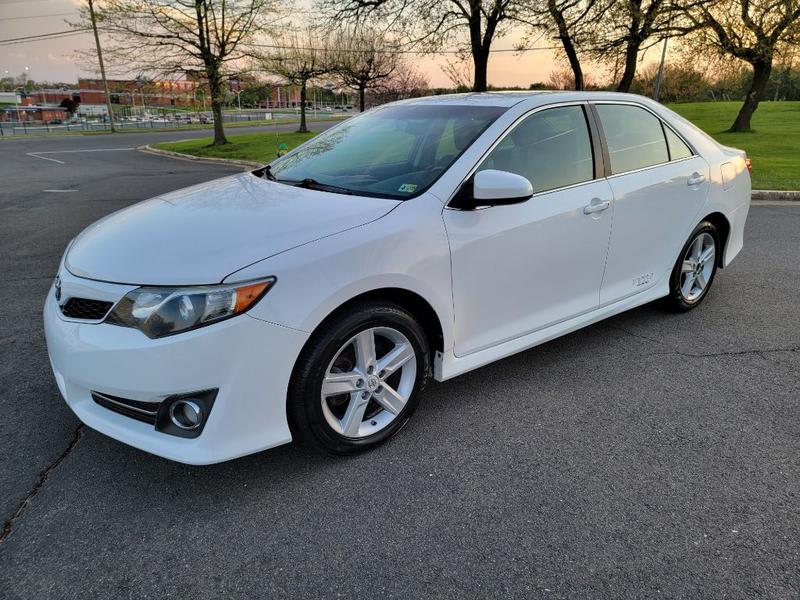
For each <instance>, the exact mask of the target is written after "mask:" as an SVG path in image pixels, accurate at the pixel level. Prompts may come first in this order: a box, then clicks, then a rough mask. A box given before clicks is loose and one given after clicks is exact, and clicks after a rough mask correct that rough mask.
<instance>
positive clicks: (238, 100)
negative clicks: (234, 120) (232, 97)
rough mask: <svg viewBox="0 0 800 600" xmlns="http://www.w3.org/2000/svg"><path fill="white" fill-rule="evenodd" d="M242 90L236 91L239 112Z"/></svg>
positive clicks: (240, 109) (240, 110)
mask: <svg viewBox="0 0 800 600" xmlns="http://www.w3.org/2000/svg"><path fill="white" fill-rule="evenodd" d="M243 91H244V90H239V91H238V92H236V102H237V103H238V104H239V112H242V92H243Z"/></svg>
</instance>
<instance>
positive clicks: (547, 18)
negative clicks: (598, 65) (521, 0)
mask: <svg viewBox="0 0 800 600" xmlns="http://www.w3.org/2000/svg"><path fill="white" fill-rule="evenodd" d="M612 2H613V0H544V1H543V2H541V3H534V4H532V5H531V15H530V17H529V19H530V20H531V21H532V22H533V23H534V24H535V25H534V31H541V30H544V32H545V33H547V34H548V35H552V36H554V37H557V38H558V41H559V42H560V43H561V47H562V49H563V52H564V56H565V57H566V59H567V61H568V62H569V66H570V69H572V79H573V85H572V88H573V89H576V90H583V89H585V88H586V78H585V75H584V72H583V67H582V65H581V59H580V57H579V56H578V51H579V49H580V48H584V49H585V48H586V47H588V46H589V44H590V43H591V42H592V40H593V39H594V33H595V31H594V30H595V28H596V27H597V24H598V23H599V21H600V19H601V18H602V17H603V14H604V12H605V10H606V9H607V8H608V7H609V6H610V5H611V3H612Z"/></svg>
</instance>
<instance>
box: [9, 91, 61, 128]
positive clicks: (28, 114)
mask: <svg viewBox="0 0 800 600" xmlns="http://www.w3.org/2000/svg"><path fill="white" fill-rule="evenodd" d="M60 101H61V100H59V102H60ZM66 118H67V111H66V110H64V109H63V108H61V107H60V106H57V105H55V106H54V105H40V104H37V103H36V97H35V96H34V95H30V96H22V97H21V99H20V103H19V104H18V105H17V106H9V107H6V108H4V109H3V111H2V112H0V121H3V122H5V123H54V122H63V121H64V120H65V119H66Z"/></svg>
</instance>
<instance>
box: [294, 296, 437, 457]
mask: <svg viewBox="0 0 800 600" xmlns="http://www.w3.org/2000/svg"><path fill="white" fill-rule="evenodd" d="M429 364H430V361H429V350H428V342H427V338H426V336H425V332H424V331H423V329H422V327H420V325H419V324H418V323H417V322H416V320H415V319H414V318H413V317H412V316H411V315H410V314H409V313H408V312H407V311H405V310H404V309H402V308H401V307H399V306H396V305H394V304H389V303H381V302H369V303H364V304H362V305H359V306H355V307H352V308H351V309H348V310H346V311H345V312H343V313H340V314H337V315H334V317H333V318H331V319H329V320H328V321H327V322H326V323H325V324H323V325H322V326H321V327H320V329H319V330H318V331H316V332H315V333H314V335H313V336H312V338H311V340H310V341H309V342H308V344H307V345H306V348H304V350H303V352H302V353H301V355H300V357H299V359H298V363H297V366H296V367H295V372H294V374H293V375H292V382H291V384H290V389H289V398H288V413H289V422H290V425H291V427H292V431H293V433H294V434H295V436H296V437H297V438H298V439H299V440H300V441H301V442H302V443H306V444H308V445H312V446H315V447H317V448H320V449H323V450H327V451H328V452H332V453H335V454H353V453H356V452H361V451H363V450H368V449H370V448H373V447H375V446H377V445H378V444H381V443H382V442H384V441H386V440H387V439H389V438H390V437H392V436H393V435H394V434H395V433H397V432H398V431H399V430H400V429H401V428H402V427H403V425H405V423H406V422H407V421H408V419H409V418H410V417H411V414H412V413H413V412H414V409H415V408H416V407H417V405H418V404H419V398H420V394H421V393H422V390H423V388H424V386H425V383H426V381H427V378H428V375H429Z"/></svg>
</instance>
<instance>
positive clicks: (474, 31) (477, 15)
mask: <svg viewBox="0 0 800 600" xmlns="http://www.w3.org/2000/svg"><path fill="white" fill-rule="evenodd" d="M529 1H534V0H318V2H319V3H320V5H321V6H322V8H323V10H326V11H327V12H329V13H332V14H333V15H334V18H338V19H345V20H355V21H359V22H362V21H364V20H365V19H371V20H372V21H373V22H381V23H386V24H388V26H389V27H390V28H391V29H392V31H402V32H405V37H406V38H407V39H406V40H404V41H406V42H408V43H411V44H415V45H420V46H422V47H427V48H429V49H436V48H440V47H441V46H442V45H444V44H447V43H449V42H455V43H460V42H461V40H462V39H463V38H464V37H465V35H468V39H469V43H468V45H467V46H466V47H465V49H468V52H469V53H470V55H471V57H472V62H473V65H474V77H473V89H474V90H475V91H476V92H483V91H485V90H486V88H487V85H488V80H487V71H488V65H489V53H490V50H491V46H492V42H494V41H495V40H496V39H497V38H498V37H500V36H502V35H503V33H505V31H506V29H505V26H506V25H508V24H510V23H511V22H513V21H516V20H524V18H525V12H526V11H524V10H523V8H524V6H526V5H527V4H528V3H529Z"/></svg>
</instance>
